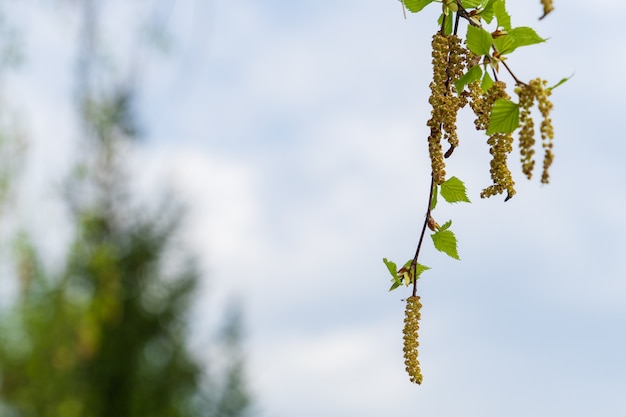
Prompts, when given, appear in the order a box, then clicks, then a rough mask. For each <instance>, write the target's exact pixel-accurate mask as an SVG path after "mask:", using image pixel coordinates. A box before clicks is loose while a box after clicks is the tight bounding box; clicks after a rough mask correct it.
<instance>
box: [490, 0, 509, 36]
mask: <svg viewBox="0 0 626 417" xmlns="http://www.w3.org/2000/svg"><path fill="white" fill-rule="evenodd" d="M493 14H494V15H495V16H496V20H497V21H498V27H500V28H502V29H504V30H509V29H511V16H509V14H508V13H507V11H506V6H505V4H504V0H496V1H495V2H494V3H493Z"/></svg>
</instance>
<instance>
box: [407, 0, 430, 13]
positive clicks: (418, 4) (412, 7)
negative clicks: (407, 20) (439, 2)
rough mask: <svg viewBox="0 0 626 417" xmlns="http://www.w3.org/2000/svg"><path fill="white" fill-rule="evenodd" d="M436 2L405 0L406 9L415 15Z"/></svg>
mask: <svg viewBox="0 0 626 417" xmlns="http://www.w3.org/2000/svg"><path fill="white" fill-rule="evenodd" d="M433 1H435V0H404V7H406V8H407V9H408V10H409V11H411V12H413V13H417V12H419V11H420V10H422V9H423V8H424V7H426V6H428V5H429V4H430V3H432V2H433Z"/></svg>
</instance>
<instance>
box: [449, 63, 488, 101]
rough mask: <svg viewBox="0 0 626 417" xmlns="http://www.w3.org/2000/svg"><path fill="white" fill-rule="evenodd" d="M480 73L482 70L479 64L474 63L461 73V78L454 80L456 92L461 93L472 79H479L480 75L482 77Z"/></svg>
mask: <svg viewBox="0 0 626 417" xmlns="http://www.w3.org/2000/svg"><path fill="white" fill-rule="evenodd" d="M482 75H483V70H482V69H480V65H474V66H473V67H472V68H470V69H469V70H468V71H467V72H466V73H465V74H463V75H462V76H461V78H459V79H458V80H456V81H455V82H454V86H455V87H456V91H457V93H459V94H461V93H462V92H463V89H464V88H465V86H466V85H468V84H471V83H473V82H474V81H478V80H480V77H482Z"/></svg>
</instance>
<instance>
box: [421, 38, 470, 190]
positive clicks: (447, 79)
mask: <svg viewBox="0 0 626 417" xmlns="http://www.w3.org/2000/svg"><path fill="white" fill-rule="evenodd" d="M466 59H467V50H466V49H465V48H464V47H463V46H462V45H461V39H460V38H459V37H458V36H456V35H446V36H444V35H441V34H440V33H439V32H438V33H437V34H435V35H434V36H433V41H432V64H433V80H432V82H431V83H430V90H431V94H430V98H429V99H428V102H429V103H430V105H431V106H432V111H431V118H430V119H429V120H428V123H427V125H428V127H429V128H430V134H429V135H428V152H429V154H430V160H431V168H432V175H433V179H434V181H435V184H438V185H440V184H442V183H443V182H444V181H445V180H446V171H445V162H444V153H443V147H442V143H441V142H442V139H444V138H445V140H446V141H447V142H448V143H449V144H450V146H451V148H455V147H457V146H458V145H459V138H458V135H457V131H456V117H457V113H458V111H459V109H460V108H462V107H463V106H464V105H465V104H466V103H467V100H466V98H465V97H464V96H459V95H458V94H456V92H455V90H454V82H455V81H456V80H458V79H459V77H461V75H463V72H464V70H465V62H466Z"/></svg>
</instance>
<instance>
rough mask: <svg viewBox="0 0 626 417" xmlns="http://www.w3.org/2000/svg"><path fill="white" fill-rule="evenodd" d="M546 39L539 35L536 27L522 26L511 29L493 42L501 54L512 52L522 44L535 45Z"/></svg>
mask: <svg viewBox="0 0 626 417" xmlns="http://www.w3.org/2000/svg"><path fill="white" fill-rule="evenodd" d="M545 41H546V40H545V39H544V38H542V37H541V36H539V35H537V32H535V30H534V29H532V28H529V27H526V26H520V27H517V28H513V29H511V30H509V31H508V32H507V34H506V35H504V36H500V37H497V38H496V39H494V41H493V43H494V44H495V45H496V49H497V50H498V52H500V53H501V54H510V53H511V52H513V51H514V50H516V49H517V48H519V47H520V46H528V45H535V44H537V43H541V42H545Z"/></svg>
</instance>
